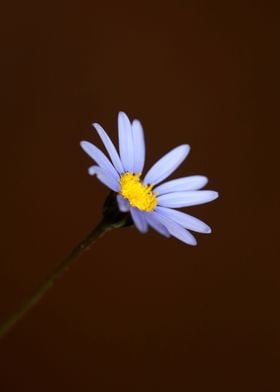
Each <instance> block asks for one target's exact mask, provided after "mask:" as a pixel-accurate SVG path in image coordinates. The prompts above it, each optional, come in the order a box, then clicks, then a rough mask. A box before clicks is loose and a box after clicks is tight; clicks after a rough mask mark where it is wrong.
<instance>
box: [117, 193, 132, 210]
mask: <svg viewBox="0 0 280 392" xmlns="http://www.w3.org/2000/svg"><path fill="white" fill-rule="evenodd" d="M117 202H118V206H119V209H120V211H121V212H128V211H129V210H130V204H129V201H128V200H126V199H125V198H124V197H122V195H117Z"/></svg>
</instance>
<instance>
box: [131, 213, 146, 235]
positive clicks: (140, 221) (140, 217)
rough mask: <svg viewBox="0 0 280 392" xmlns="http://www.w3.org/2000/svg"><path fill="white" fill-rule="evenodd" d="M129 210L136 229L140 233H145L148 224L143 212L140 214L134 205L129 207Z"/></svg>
mask: <svg viewBox="0 0 280 392" xmlns="http://www.w3.org/2000/svg"><path fill="white" fill-rule="evenodd" d="M130 212H131V216H132V219H133V222H134V224H135V226H136V227H137V229H138V230H139V231H140V232H141V233H146V232H147V231H148V224H147V221H146V219H145V217H144V214H142V212H141V211H139V210H138V208H134V207H131V209H130Z"/></svg>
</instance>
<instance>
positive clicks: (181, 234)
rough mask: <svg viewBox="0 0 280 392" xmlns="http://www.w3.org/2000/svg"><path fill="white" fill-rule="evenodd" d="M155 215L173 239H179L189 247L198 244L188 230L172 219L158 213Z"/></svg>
mask: <svg viewBox="0 0 280 392" xmlns="http://www.w3.org/2000/svg"><path fill="white" fill-rule="evenodd" d="M154 214H155V215H156V216H157V217H158V219H159V221H160V222H161V223H162V224H163V225H164V226H165V227H166V228H167V230H168V231H169V233H170V234H171V235H172V236H173V237H176V238H178V239H179V240H180V241H183V242H185V243H186V244H188V245H196V244H197V241H196V239H195V238H194V236H193V235H192V234H191V233H190V232H189V231H188V230H187V229H184V228H183V227H182V226H180V225H178V224H177V223H176V222H174V221H173V220H172V219H169V218H167V217H166V216H163V215H161V214H159V213H158V212H156V211H155V212H154Z"/></svg>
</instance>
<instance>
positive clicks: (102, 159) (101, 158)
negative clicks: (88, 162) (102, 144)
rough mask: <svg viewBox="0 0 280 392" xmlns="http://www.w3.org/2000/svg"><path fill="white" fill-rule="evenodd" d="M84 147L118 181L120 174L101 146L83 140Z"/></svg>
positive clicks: (82, 145)
mask: <svg viewBox="0 0 280 392" xmlns="http://www.w3.org/2000/svg"><path fill="white" fill-rule="evenodd" d="M81 147H82V149H83V150H84V151H85V152H86V153H87V154H88V155H89V156H90V157H91V158H92V159H93V160H94V161H95V162H96V163H97V164H98V166H100V168H101V169H103V168H104V169H106V170H107V171H108V172H110V173H111V175H112V176H113V177H114V178H115V179H116V180H117V181H118V179H119V175H118V173H117V171H116V169H115V168H114V166H113V165H112V163H111V162H110V161H109V159H108V158H107V157H106V156H105V155H104V154H103V152H102V151H101V150H99V148H97V147H96V146H95V145H93V144H91V143H89V142H85V141H83V142H81Z"/></svg>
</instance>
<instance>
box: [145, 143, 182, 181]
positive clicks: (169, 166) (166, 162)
mask: <svg viewBox="0 0 280 392" xmlns="http://www.w3.org/2000/svg"><path fill="white" fill-rule="evenodd" d="M189 151H190V146H189V145H188V144H183V145H181V146H179V147H176V148H174V149H173V150H171V151H169V152H168V153H167V154H166V155H164V156H163V157H162V158H161V159H159V160H158V161H157V162H156V163H155V164H154V165H153V166H152V167H151V169H150V170H149V171H148V173H147V174H146V176H145V178H144V182H145V183H146V184H158V183H159V182H161V181H163V180H164V179H165V178H166V177H168V176H169V175H170V174H172V173H173V172H174V171H175V170H176V169H177V167H178V166H179V165H180V164H181V163H182V162H183V161H184V159H186V157H187V155H188V153H189Z"/></svg>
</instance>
